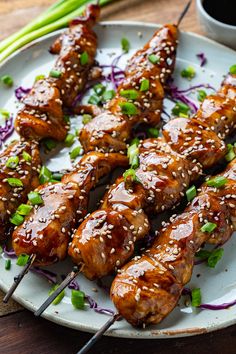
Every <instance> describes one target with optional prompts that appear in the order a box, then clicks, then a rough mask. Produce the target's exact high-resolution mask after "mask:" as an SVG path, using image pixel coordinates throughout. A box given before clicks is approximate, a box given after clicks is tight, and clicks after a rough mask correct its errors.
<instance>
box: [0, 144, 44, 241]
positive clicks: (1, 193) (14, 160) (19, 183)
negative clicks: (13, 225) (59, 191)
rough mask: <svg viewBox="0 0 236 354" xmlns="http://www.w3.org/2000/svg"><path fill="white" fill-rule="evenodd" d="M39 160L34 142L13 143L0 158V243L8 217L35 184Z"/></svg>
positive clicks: (7, 227) (8, 225)
mask: <svg viewBox="0 0 236 354" xmlns="http://www.w3.org/2000/svg"><path fill="white" fill-rule="evenodd" d="M40 164H41V160H40V157H39V149H38V144H37V142H34V141H32V142H30V143H29V142H26V141H23V140H22V141H15V142H13V143H11V144H10V145H9V146H8V147H7V148H6V150H5V151H4V152H3V153H2V154H1V155H0V221H1V228H0V241H1V242H2V241H4V240H5V239H6V237H7V233H8V230H9V227H10V221H9V219H10V217H11V216H12V214H13V213H14V212H15V211H16V209H17V208H18V206H19V205H20V204H22V203H24V202H25V201H26V200H27V194H28V193H29V192H30V190H31V189H32V188H36V187H37V186H38V185H39V180H38V172H39V170H40Z"/></svg>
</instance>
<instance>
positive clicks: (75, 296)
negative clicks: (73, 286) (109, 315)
mask: <svg viewBox="0 0 236 354" xmlns="http://www.w3.org/2000/svg"><path fill="white" fill-rule="evenodd" d="M71 303H72V305H73V306H74V307H75V308H76V309H79V310H82V309H83V308H84V305H85V293H84V292H83V291H80V290H72V291H71Z"/></svg>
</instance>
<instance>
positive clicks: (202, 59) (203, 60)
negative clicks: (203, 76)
mask: <svg viewBox="0 0 236 354" xmlns="http://www.w3.org/2000/svg"><path fill="white" fill-rule="evenodd" d="M196 56H197V57H198V59H199V60H200V66H204V65H205V64H206V62H207V58H206V56H205V54H204V53H198V54H196Z"/></svg>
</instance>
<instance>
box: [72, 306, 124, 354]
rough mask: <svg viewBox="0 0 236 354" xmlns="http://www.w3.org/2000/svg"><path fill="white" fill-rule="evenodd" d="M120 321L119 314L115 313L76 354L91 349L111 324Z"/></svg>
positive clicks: (81, 353)
mask: <svg viewBox="0 0 236 354" xmlns="http://www.w3.org/2000/svg"><path fill="white" fill-rule="evenodd" d="M119 319H121V316H120V314H119V313H115V314H114V315H113V316H112V317H111V318H109V320H108V321H107V322H106V323H105V324H104V325H103V326H102V327H101V328H100V329H99V331H98V332H96V333H95V334H94V336H93V337H92V338H91V339H90V340H89V341H88V342H87V343H86V344H85V345H84V346H83V348H81V349H80V350H79V351H78V352H77V354H85V353H87V352H88V351H89V349H91V348H92V346H93V345H94V344H95V343H96V342H97V341H98V340H99V339H100V338H101V337H102V336H103V334H104V333H105V332H106V331H107V330H108V328H110V327H111V326H112V325H113V323H114V322H115V321H117V320H119Z"/></svg>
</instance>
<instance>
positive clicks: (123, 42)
mask: <svg viewBox="0 0 236 354" xmlns="http://www.w3.org/2000/svg"><path fill="white" fill-rule="evenodd" d="M121 48H122V50H123V52H125V53H128V51H129V50H130V42H129V41H128V39H127V38H125V37H123V38H122V39H121Z"/></svg>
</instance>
